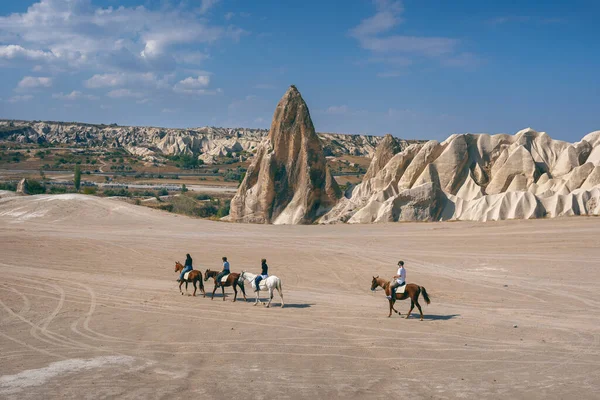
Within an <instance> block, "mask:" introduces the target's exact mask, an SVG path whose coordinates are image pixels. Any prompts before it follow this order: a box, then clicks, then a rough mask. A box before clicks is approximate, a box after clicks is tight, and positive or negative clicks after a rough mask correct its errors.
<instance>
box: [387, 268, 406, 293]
mask: <svg viewBox="0 0 600 400" xmlns="http://www.w3.org/2000/svg"><path fill="white" fill-rule="evenodd" d="M404 285H406V270H405V269H404V261H398V272H396V275H394V278H393V279H392V283H391V284H390V296H387V298H388V299H390V300H392V299H394V298H395V297H396V288H397V287H400V286H404Z"/></svg>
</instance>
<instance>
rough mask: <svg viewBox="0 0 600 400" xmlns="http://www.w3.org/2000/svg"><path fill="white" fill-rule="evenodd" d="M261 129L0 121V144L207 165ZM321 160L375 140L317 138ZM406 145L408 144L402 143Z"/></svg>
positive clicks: (367, 150) (253, 140)
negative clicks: (188, 158)
mask: <svg viewBox="0 0 600 400" xmlns="http://www.w3.org/2000/svg"><path fill="white" fill-rule="evenodd" d="M268 132H269V131H268V130H266V129H247V128H215V127H202V128H193V129H170V128H156V127H141V126H117V125H114V124H113V125H94V124H84V123H70V122H40V121H16V120H0V140H10V141H15V142H20V143H45V142H46V143H51V144H67V145H68V144H73V145H90V146H100V147H107V148H121V147H122V148H124V149H126V150H127V151H128V152H129V153H131V154H135V155H139V156H141V157H143V158H144V159H146V160H147V161H160V158H161V157H162V156H166V155H183V154H189V155H191V154H197V155H199V158H200V159H202V160H203V161H204V162H205V163H207V164H211V163H213V162H214V161H215V159H216V158H217V157H219V156H225V155H226V154H228V153H240V152H247V153H249V154H247V157H251V156H252V153H253V152H254V151H256V149H257V147H258V145H259V144H260V143H261V142H262V140H263V139H265V137H266V136H267V134H268ZM318 135H319V137H320V138H321V141H322V143H323V148H324V151H325V154H326V155H331V156H341V155H356V156H364V157H371V156H372V155H373V154H374V152H375V149H376V147H377V145H378V144H379V142H380V141H381V140H382V137H380V136H371V135H346V134H337V133H319V134H318ZM405 145H406V146H408V142H407V141H405Z"/></svg>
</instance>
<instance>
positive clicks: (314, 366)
mask: <svg viewBox="0 0 600 400" xmlns="http://www.w3.org/2000/svg"><path fill="white" fill-rule="evenodd" d="M599 238H600V220H598V219H596V218H569V219H555V220H535V221H509V222H499V223H416V224H406V223H404V224H403V223H396V224H387V225H366V226H365V225H361V226H356V225H333V226H256V225H236V224H226V223H216V222H208V221H203V220H197V219H189V218H186V217H181V216H176V215H170V214H166V213H161V212H158V211H153V210H149V209H146V208H142V207H136V206H132V205H128V204H124V203H120V202H118V201H115V200H108V199H99V198H93V197H82V196H73V195H62V196H32V197H27V198H2V199H0V276H1V279H0V301H1V303H0V398H15V399H16V398H19V399H23V398H25V399H27V398H36V399H37V398H57V397H67V398H83V397H89V398H98V397H103V398H105V397H110V396H116V397H119V398H190V397H192V396H194V397H196V398H269V399H271V398H279V399H285V398H314V399H316V398H334V397H344V398H346V399H348V398H382V397H384V396H385V397H386V398H390V396H391V397H392V398H393V397H396V398H398V397H401V396H406V395H410V396H411V398H413V399H419V398H427V399H428V398H448V399H453V398H458V397H463V398H475V397H478V398H503V399H509V398H511V399H512V398H527V399H532V398H575V397H576V396H577V397H579V398H593V397H595V396H597V393H598V388H599V386H600V354H599V351H600V316H599V315H600V314H599V313H598V311H599V309H600V294H599V293H600V291H599V290H598V282H599V280H598V277H599V276H600V271H599V270H598V266H599V265H600V239H599ZM188 251H189V252H190V253H191V254H192V256H193V257H194V261H195V264H196V266H197V267H202V268H206V267H217V266H218V261H219V259H220V257H221V256H222V255H227V256H229V258H230V260H231V264H232V267H233V269H234V270H240V269H242V268H248V269H251V270H253V271H255V272H256V270H257V269H258V266H259V260H260V258H261V257H266V258H267V259H268V260H269V265H270V267H271V270H272V273H273V274H276V275H278V276H279V277H280V278H282V280H283V288H284V296H285V298H286V302H287V303H288V304H289V306H288V307H287V308H283V309H280V308H278V307H276V308H272V309H264V308H262V307H252V305H251V304H250V303H243V302H241V303H232V302H231V301H227V302H223V301H222V300H221V298H220V297H218V298H215V300H214V301H212V302H211V301H210V300H209V299H204V298H202V297H199V298H193V297H187V296H180V295H179V293H178V291H177V289H176V286H175V282H174V280H175V278H176V277H175V274H174V273H173V270H172V268H173V262H174V261H175V260H177V259H179V260H183V257H184V254H185V253H186V252H188ZM398 258H402V259H404V260H405V261H406V262H407V271H408V278H409V281H411V282H416V283H419V284H421V285H424V286H425V287H426V288H427V290H428V292H429V293H430V295H431V297H432V304H431V305H429V306H424V311H425V313H426V320H425V321H423V322H420V321H419V320H418V319H417V318H416V317H415V318H411V319H409V320H404V319H400V318H398V316H395V317H392V318H389V319H388V318H386V315H387V310H386V301H385V300H384V298H383V295H382V293H381V292H379V293H375V294H372V293H370V292H369V290H368V289H369V285H370V279H371V276H372V275H374V274H381V275H392V274H393V272H394V265H395V262H396V261H397V259H398ZM504 285H508V286H507V287H505V286H504ZM230 293H231V291H230ZM229 299H230V298H228V300H229ZM275 302H276V304H278V298H277V297H276V300H275ZM408 306H409V304H408V303H407V302H404V303H403V304H401V305H400V308H401V309H402V311H403V312H405V311H407V309H408ZM514 325H517V326H518V327H517V328H514V327H513V326H514ZM198 395H200V396H202V395H205V397H197V396H198Z"/></svg>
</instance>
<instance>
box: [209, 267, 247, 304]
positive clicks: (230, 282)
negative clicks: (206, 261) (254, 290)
mask: <svg viewBox="0 0 600 400" xmlns="http://www.w3.org/2000/svg"><path fill="white" fill-rule="evenodd" d="M220 272H221V271H211V270H210V269H207V270H206V272H204V281H207V280H208V278H213V280H214V281H215V288H214V289H213V292H212V297H211V300H212V299H214V298H215V292H216V291H217V275H219V273H220ZM225 286H231V287H233V291H234V292H235V294H234V295H233V301H234V302H235V300H236V299H237V293H238V292H237V287H238V286H239V287H240V289H242V294H243V295H244V300H247V299H246V290H245V289H244V280H243V279H240V274H238V273H237V272H232V273H230V274H229V275H227V277H226V280H225V282H221V290H222V291H223V301H225Z"/></svg>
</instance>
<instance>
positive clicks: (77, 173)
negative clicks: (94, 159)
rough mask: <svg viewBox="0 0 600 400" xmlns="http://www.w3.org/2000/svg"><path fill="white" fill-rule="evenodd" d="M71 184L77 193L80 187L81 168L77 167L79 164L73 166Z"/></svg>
mask: <svg viewBox="0 0 600 400" xmlns="http://www.w3.org/2000/svg"><path fill="white" fill-rule="evenodd" d="M73 184H74V185H75V190H77V191H79V188H80V187H81V168H80V167H79V164H77V165H75V175H74V177H73Z"/></svg>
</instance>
